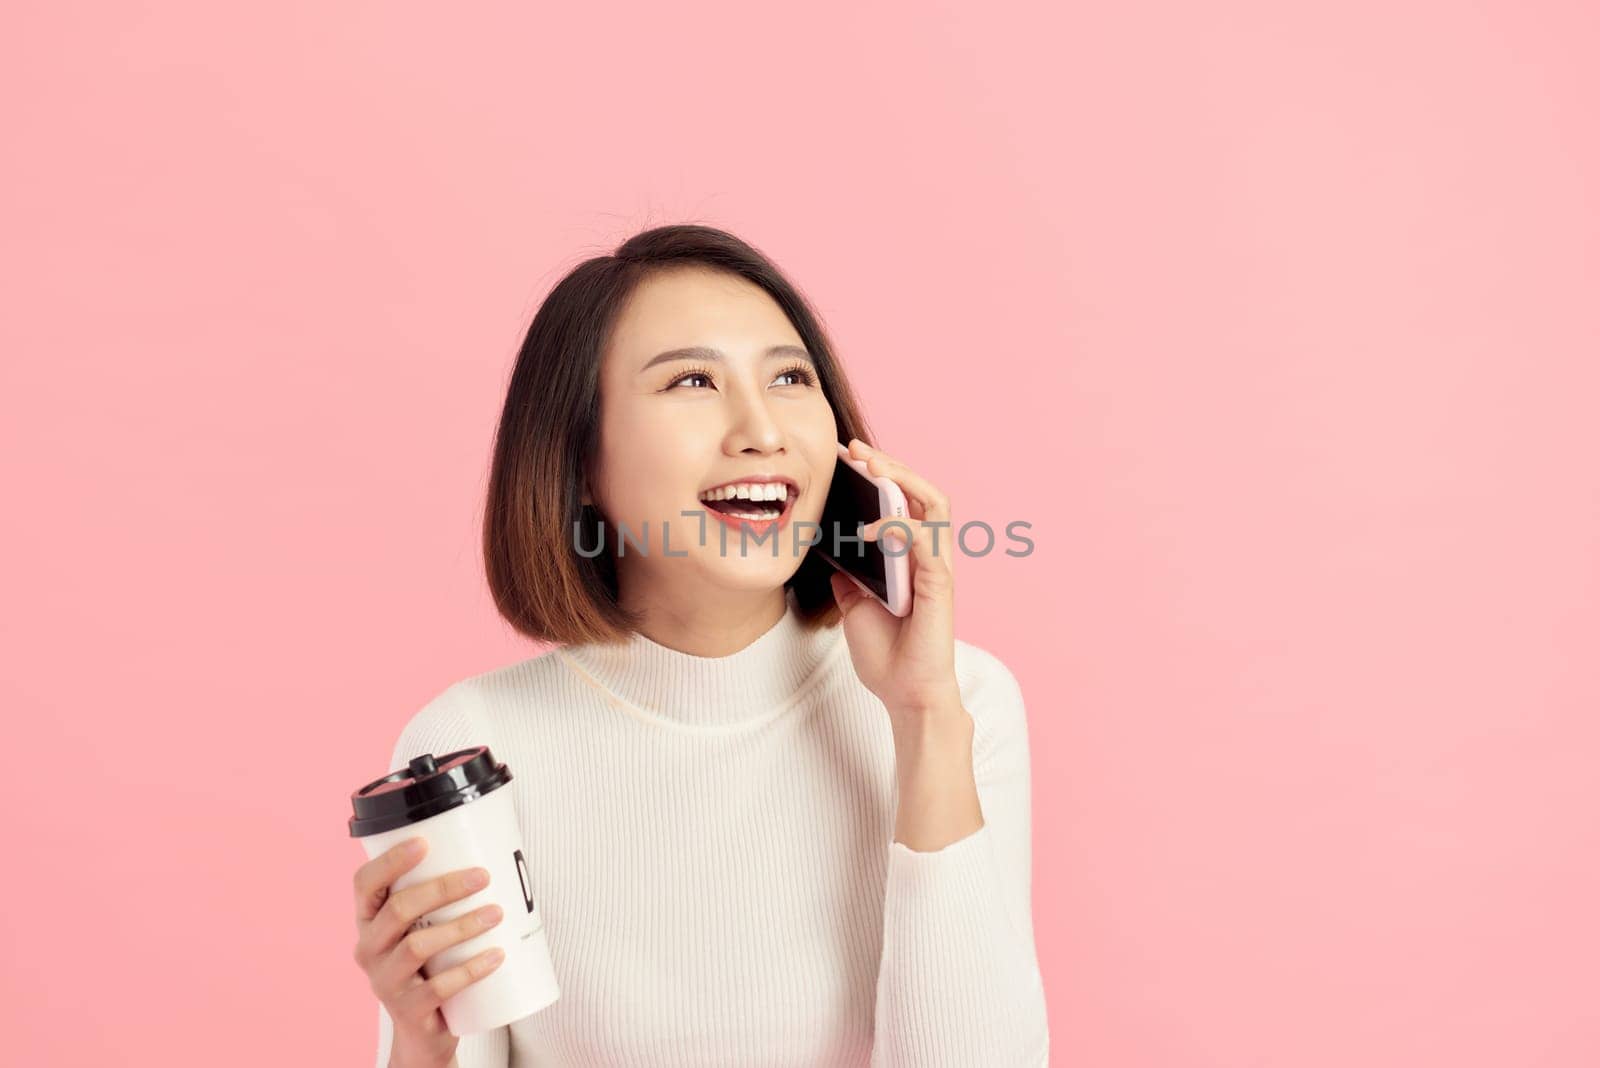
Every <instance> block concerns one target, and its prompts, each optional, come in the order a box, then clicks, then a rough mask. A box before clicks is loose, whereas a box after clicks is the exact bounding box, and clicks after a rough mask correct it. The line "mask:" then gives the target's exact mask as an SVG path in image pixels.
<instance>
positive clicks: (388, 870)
mask: <svg viewBox="0 0 1600 1068" xmlns="http://www.w3.org/2000/svg"><path fill="white" fill-rule="evenodd" d="M427 852H428V840H427V839H426V838H422V837H417V838H408V839H406V840H405V841H404V842H401V843H400V844H399V845H397V846H395V847H394V848H392V849H388V850H385V851H384V852H382V853H380V854H378V855H377V856H375V857H373V858H372V859H371V860H369V861H367V862H366V863H365V864H363V865H361V867H359V868H357V869H356V878H355V884H356V885H355V890H356V924H357V926H358V927H359V926H360V925H361V924H364V923H370V922H371V921H372V919H373V917H375V916H376V915H378V910H379V909H381V908H383V903H384V902H385V901H387V900H388V898H389V888H390V887H391V886H393V885H394V881H395V880H396V879H398V878H400V876H402V875H404V874H405V873H406V872H408V871H410V870H411V869H412V868H414V867H416V866H417V862H418V861H420V860H421V859H422V858H423V856H424V855H425V854H426V853H427Z"/></svg>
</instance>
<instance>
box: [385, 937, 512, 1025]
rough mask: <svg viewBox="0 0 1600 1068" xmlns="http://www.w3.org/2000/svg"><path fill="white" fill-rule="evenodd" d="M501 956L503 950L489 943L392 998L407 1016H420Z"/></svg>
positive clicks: (491, 967)
mask: <svg viewBox="0 0 1600 1068" xmlns="http://www.w3.org/2000/svg"><path fill="white" fill-rule="evenodd" d="M505 959H506V951H505V950H503V949H501V948H500V947H499V946H492V947H490V948H489V949H486V950H484V951H483V952H482V953H479V954H478V955H477V956H475V957H473V958H471V959H470V960H464V961H462V962H461V963H460V964H457V965H456V966H455V967H453V968H446V969H445V970H444V971H442V972H440V973H439V974H438V975H435V976H432V977H431V978H428V979H425V980H423V981H422V982H420V983H417V984H416V985H414V986H413V987H411V989H409V990H407V991H405V992H404V993H402V994H400V995H399V997H398V998H397V999H396V1000H397V1002H398V1003H399V1004H401V1005H403V1006H404V1009H403V1010H402V1011H403V1012H404V1013H405V1014H406V1015H407V1016H408V1017H410V1018H411V1019H414V1020H415V1019H420V1018H424V1017H426V1016H428V1015H429V1014H430V1013H432V1012H433V1010H434V1009H437V1008H438V1007H439V1006H440V1005H443V1004H444V1003H445V1001H446V1000H447V999H449V998H452V997H454V996H455V995H456V994H459V993H460V992H461V991H463V990H465V989H466V988H467V987H468V986H471V985H472V984H473V983H475V982H477V981H478V980H479V979H482V978H483V977H484V976H486V975H488V974H489V973H490V972H492V971H494V970H495V969H496V968H498V967H500V964H501V962H502V961H504V960H505Z"/></svg>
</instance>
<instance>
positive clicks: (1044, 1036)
mask: <svg viewBox="0 0 1600 1068" xmlns="http://www.w3.org/2000/svg"><path fill="white" fill-rule="evenodd" d="M956 675H957V680H958V682H959V684H960V688H961V694H962V698H963V702H964V704H965V707H966V709H967V711H968V712H969V713H970V714H971V715H972V717H973V720H974V724H975V736H974V741H973V768H974V774H975V775H976V778H977V784H978V795H979V799H980V801H981V804H982V807H983V816H984V826H983V827H982V828H980V829H979V830H977V831H975V832H974V833H972V834H971V835H968V836H967V837H966V838H963V839H961V840H960V841H957V842H954V843H952V844H950V845H948V846H946V847H945V848H943V849H941V850H938V851H936V852H927V853H923V852H916V851H913V850H911V849H909V848H907V847H906V846H905V845H903V844H901V843H899V842H894V841H893V840H892V839H893V836H894V814H895V804H896V793H897V790H896V781H895V754H894V745H893V739H892V737H891V734H890V730H889V721H888V715H887V713H886V711H885V709H884V706H883V703H882V702H881V701H879V700H878V699H877V697H876V696H874V695H873V694H872V692H871V691H869V690H868V689H867V688H866V687H865V686H864V685H862V683H861V681H860V679H858V678H857V676H856V673H855V669H854V667H853V666H852V664H851V662H850V652H849V648H848V646H847V645H846V643H845V639H844V632H843V631H842V630H841V629H840V628H839V627H838V626H834V627H829V628H825V629H823V630H820V631H814V632H813V631H807V630H806V629H805V628H804V627H803V626H802V625H801V623H800V620H799V617H798V616H797V615H796V614H795V610H794V604H793V599H792V597H791V599H790V602H789V611H788V613H787V614H786V615H785V616H784V617H783V619H781V620H780V621H779V622H778V623H777V624H776V625H774V626H773V627H772V628H771V629H770V630H768V631H767V632H766V633H765V634H763V635H762V636H761V637H760V638H757V639H756V640H755V641H754V642H752V643H751V644H750V645H747V646H746V647H745V648H743V649H741V650H739V651H738V652H736V653H733V654H731V655H729V656H723V657H699V656H692V655H690V654H687V653H682V652H678V651H676V650H673V649H669V648H667V647H665V646H662V645H659V644H657V643H655V642H653V641H651V640H649V639H648V638H645V637H644V636H642V635H638V634H635V635H632V636H631V637H630V640H629V641H628V642H627V643H626V644H625V645H620V646H606V645H598V644H595V645H569V646H562V647H557V648H555V649H553V650H551V651H549V652H547V653H544V654H542V655H539V656H536V657H533V658H531V659H528V660H524V661H522V662H520V663H516V664H512V665H509V666H507V667H503V668H499V669H496V670H493V671H489V672H487V673H485V674H481V675H477V676H473V677H471V678H468V679H464V680H462V681H461V682H458V683H456V684H454V685H452V686H450V687H449V688H447V689H446V690H444V691H443V692H442V693H440V694H439V695H438V696H436V697H435V698H434V699H433V700H431V701H429V702H428V703H427V704H426V705H425V706H424V707H423V708H422V709H421V710H420V711H419V712H417V713H416V714H415V715H414V716H413V717H412V718H411V720H410V722H409V723H407V724H406V726H405V729H404V730H403V732H402V733H401V735H400V738H399V742H398V743H397V744H396V746H395V748H394V751H393V756H392V759H391V761H390V765H389V766H390V767H395V768H398V767H403V766H405V764H406V763H407V762H408V761H409V760H410V759H411V758H412V757H414V756H417V755H419V754H421V753H425V752H431V753H434V754H439V753H445V752H449V751H451V750H455V749H463V748H466V747H469V746H473V745H488V746H489V747H490V749H491V750H492V751H493V753H494V755H495V758H496V759H497V760H501V761H504V762H505V763H506V764H507V765H509V766H510V768H511V772H512V775H513V779H512V782H511V783H510V784H509V787H507V788H509V789H510V790H512V791H513V798H514V801H515V805H516V812H517V818H518V820H519V821H520V823H521V828H522V834H523V838H524V840H525V848H524V854H525V855H526V856H527V858H528V867H529V872H530V875H531V877H532V880H533V882H534V888H533V890H534V897H535V899H536V900H538V901H539V902H540V906H539V908H540V913H541V915H542V917H543V920H544V926H545V934H546V937H547V938H548V940H549V945H550V952H551V957H552V961H553V963H554V966H555V973H556V979H557V981H558V982H559V984H560V987H561V997H560V999H559V1000H558V1001H556V1002H555V1003H554V1004H553V1005H551V1006H550V1007H549V1008H547V1009H545V1010H543V1011H541V1012H539V1013H536V1014H535V1015H533V1016H530V1017H528V1018H527V1019H524V1020H520V1021H518V1022H516V1023H514V1024H511V1025H510V1026H509V1027H503V1028H500V1029H498V1030H496V1031H493V1032H490V1033H488V1034H484V1035H469V1036H467V1037H465V1038H463V1039H461V1042H460V1045H459V1047H458V1050H457V1059H458V1061H459V1062H460V1066H461V1068H526V1066H534V1065H537V1066H539V1068H564V1066H590V1065H595V1066H615V1068H624V1066H626V1068H632V1066H641V1068H667V1066H678V1065H683V1066H691V1065H692V1066H696V1068H703V1066H708V1065H758V1066H777V1065H797V1066H798V1065H908V1066H910V1065H915V1066H919V1068H921V1066H931V1065H960V1066H962V1068H1024V1066H1031V1065H1042V1064H1045V1063H1047V1047H1048V1032H1047V1025H1046V1020H1045V1001H1044V992H1043V987H1042V984H1041V981H1040V975H1039V968H1038V964H1037V960H1036V957H1035V951H1034V943H1033V920H1032V911H1031V905H1030V898H1031V894H1030V869H1031V853H1030V845H1029V843H1030V818H1029V817H1030V814H1029V764H1028V735H1027V723H1026V720H1025V718H1024V712H1023V702H1022V695H1021V692H1020V690H1019V689H1018V686H1017V682H1016V679H1015V677H1014V676H1013V675H1012V674H1011V672H1010V671H1009V670H1008V669H1007V668H1006V667H1005V665H1004V664H1003V663H1002V662H1001V661H1000V660H998V659H997V658H996V657H995V656H994V655H992V654H991V653H988V652H986V651H984V650H983V649H980V648H978V647H976V646H973V645H970V644H968V643H966V642H964V641H960V640H957V642H956ZM378 1017H379V1034H378V1058H377V1064H378V1066H379V1068H384V1066H386V1065H387V1064H388V1061H389V1052H390V1047H391V1044H392V1041H393V1024H392V1023H391V1021H390V1019H389V1015H388V1013H387V1012H386V1011H385V1010H384V1009H383V1007H382V1006H381V1005H380V1006H379V1008H378Z"/></svg>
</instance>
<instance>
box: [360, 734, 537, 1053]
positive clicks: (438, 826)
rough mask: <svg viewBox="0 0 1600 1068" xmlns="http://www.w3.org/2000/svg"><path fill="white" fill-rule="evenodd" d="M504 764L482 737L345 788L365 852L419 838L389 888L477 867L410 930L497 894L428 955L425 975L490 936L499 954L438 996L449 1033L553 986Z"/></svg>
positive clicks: (476, 949) (475, 1027)
mask: <svg viewBox="0 0 1600 1068" xmlns="http://www.w3.org/2000/svg"><path fill="white" fill-rule="evenodd" d="M510 781H511V771H510V769H508V768H507V767H506V766H505V765H504V764H497V763H495V761H494V758H493V756H491V755H490V753H489V750H488V747H486V746H476V747H474V748H471V749H462V750H458V751H456V752H453V753H446V754H444V755H443V756H441V757H438V758H437V759H436V758H435V757H434V756H433V755H432V754H431V753H424V754H423V755H421V756H419V757H416V758H415V759H413V760H412V761H411V762H410V764H409V765H408V766H407V767H405V768H402V769H401V770H399V771H396V772H392V773H391V774H389V775H386V776H384V777H383V778H381V779H378V780H377V781H375V782H371V783H368V784H367V785H366V786H363V787H362V788H361V789H360V790H357V791H356V792H355V793H354V794H352V795H351V805H352V807H353V808H354V810H355V815H353V816H352V817H351V818H350V834H351V836H352V837H355V838H359V839H360V840H361V844H362V846H363V847H364V848H365V849H366V851H367V856H368V857H376V856H378V855H379V854H381V853H383V852H385V851H386V850H388V849H390V848H392V847H394V846H396V845H399V844H400V843H401V842H403V841H405V840H406V839H408V838H412V837H418V836H420V837H423V838H426V839H427V840H428V851H427V853H426V854H425V855H424V856H423V858H422V860H421V862H420V863H418V864H417V865H416V866H415V867H413V868H411V869H410V870H409V871H407V872H405V873H404V874H402V875H401V876H400V877H399V878H398V879H397V880H395V883H394V887H393V889H394V890H396V891H398V890H404V889H405V888H406V887H408V886H415V885H416V884H418V883H423V882H427V881H428V880H429V879H433V878H436V877H438V876H440V875H444V874H445V873H446V872H452V871H459V870H461V869H463V868H484V869H486V870H487V871H488V872H489V885H488V886H486V887H484V888H483V889H482V890H479V891H477V892H475V893H473V894H470V895H468V896H467V897H465V898H462V899H460V900H457V901H451V902H449V903H447V904H445V905H443V906H441V907H440V908H437V909H435V910H433V911H432V912H430V913H428V914H427V915H425V916H423V917H421V918H420V919H418V920H417V922H416V923H414V924H412V926H411V930H417V929H419V928H421V927H426V926H432V925H434V924H440V923H448V922H449V921H450V920H453V919H455V918H457V917H458V916H462V915H464V914H466V913H468V912H471V911H473V910H474V909H478V908H481V907H483V906H484V905H488V904H490V903H494V904H498V905H499V906H500V908H501V910H502V913H503V918H502V919H501V920H500V922H499V923H497V924H495V925H494V926H493V927H491V928H489V929H488V930H487V931H484V932H483V933H482V934H478V935H474V936H473V937H471V938H468V939H466V940H464V941H462V942H457V943H456V944H455V945H453V946H447V947H446V948H444V949H443V950H440V951H439V952H438V953H436V954H434V955H433V956H432V957H429V958H428V960H427V961H426V962H425V963H424V964H423V966H422V974H423V976H424V977H425V978H431V977H432V976H434V975H437V974H439V973H440V972H442V971H444V970H446V969H448V968H451V967H454V966H455V965H457V964H460V963H461V962H463V961H466V960H470V959H471V958H472V957H475V956H477V955H478V954H479V953H482V952H483V951H484V950H486V949H489V948H490V947H492V946H499V947H500V948H501V949H502V950H504V951H505V959H504V960H503V961H502V962H501V963H500V966H499V967H498V968H496V969H495V970H494V971H492V972H490V973H489V974H488V975H486V976H484V977H482V978H481V979H477V980H475V981H473V982H472V983H471V984H470V985H469V986H467V987H466V988H465V989H464V990H461V991H460V992H458V993H456V994H455V995H453V996H452V997H449V998H446V999H445V1001H444V1003H443V1004H442V1005H441V1006H440V1011H441V1012H442V1013H443V1014H444V1020H445V1024H446V1025H447V1026H448V1027H449V1028H450V1033H451V1034H453V1035H457V1036H460V1035H471V1034H477V1033H478V1032H481V1031H490V1030H493V1029H494V1028H496V1027H503V1026H505V1025H506V1024H509V1023H511V1022H512V1021H514V1020H520V1019H522V1018H524V1017H526V1016H532V1015H533V1014H534V1013H536V1012H538V1011H539V1010H540V1009H543V1008H546V1007H547V1006H549V1005H551V1004H552V1003H553V1002H555V1000H556V999H557V998H558V997H560V996H561V990H560V988H559V987H558V986H557V984H556V977H555V970H554V968H553V967H552V965H551V961H550V947H549V944H548V943H547V942H546V941H545V934H544V922H543V920H542V919H541V917H540V915H539V910H538V908H537V907H536V905H535V903H534V900H533V880H532V878H531V875H530V873H529V871H528V865H527V860H526V859H525V858H524V856H523V852H522V832H521V829H520V827H519V826H518V824H517V814H516V809H515V808H514V807H513V806H512V803H511V791H510V790H508V789H506V784H507V783H509V782H510Z"/></svg>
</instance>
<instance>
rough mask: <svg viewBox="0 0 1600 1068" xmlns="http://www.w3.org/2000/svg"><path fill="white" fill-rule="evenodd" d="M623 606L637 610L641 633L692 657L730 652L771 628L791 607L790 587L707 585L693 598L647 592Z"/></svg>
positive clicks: (727, 653)
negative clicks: (754, 588)
mask: <svg viewBox="0 0 1600 1068" xmlns="http://www.w3.org/2000/svg"><path fill="white" fill-rule="evenodd" d="M622 606H623V607H624V608H625V609H627V610H629V611H631V612H635V613H637V614H638V618H639V620H640V622H639V626H638V631H639V633H640V634H642V635H644V636H645V637H646V638H649V639H650V640H651V641H653V642H655V643H656V644H657V645H660V646H663V647H665V648H667V649H672V650H675V651H677V652H680V653H688V654H690V655H692V656H705V657H718V656H728V655H730V654H732V653H736V652H738V651H739V650H741V649H743V648H745V647H747V646H748V645H750V643H751V642H754V641H755V640H756V639H757V638H759V637H761V636H762V635H763V634H766V633H767V632H768V631H770V630H771V629H772V628H773V626H775V625H776V624H777V623H778V621H779V620H781V619H782V618H783V617H784V615H785V614H786V613H787V612H788V611H789V598H788V590H787V588H785V587H782V586H780V587H778V588H777V589H774V590H764V591H754V592H752V591H742V590H734V591H726V590H722V591H719V590H714V589H705V588H704V587H702V589H701V591H700V592H697V593H696V594H695V595H693V596H688V597H685V596H678V597H670V598H669V597H664V596H649V595H648V594H647V595H644V596H642V597H641V598H639V601H638V602H637V603H630V602H629V601H628V599H627V597H626V595H624V596H623V598H622Z"/></svg>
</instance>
